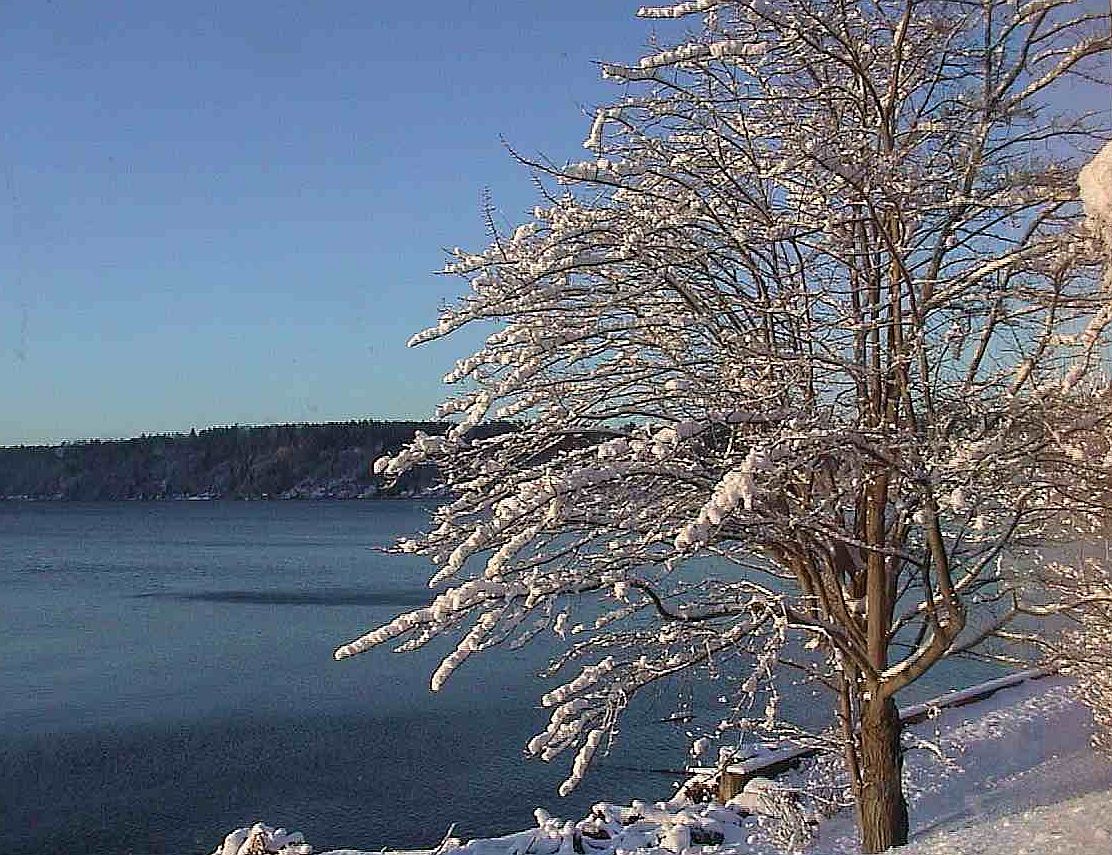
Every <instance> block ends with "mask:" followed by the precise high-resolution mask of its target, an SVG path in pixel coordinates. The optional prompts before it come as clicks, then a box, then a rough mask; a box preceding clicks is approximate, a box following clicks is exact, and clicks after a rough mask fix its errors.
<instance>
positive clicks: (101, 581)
mask: <svg viewBox="0 0 1112 855" xmlns="http://www.w3.org/2000/svg"><path fill="white" fill-rule="evenodd" d="M427 511H428V508H427V507H424V506H422V505H421V504H420V503H418V502H404V501H397V502H390V501H367V502H176V503H119V504H89V505H83V504H62V503H22V502H8V503H3V502H0V592H2V594H0V829H2V830H3V846H4V851H5V852H6V853H12V854H13V855H14V853H54V852H57V853H62V852H65V853H70V855H78V854H79V853H117V852H120V853H122V852H133V853H154V852H158V853H162V852H174V853H187V852H197V853H208V852H211V851H212V849H213V848H214V847H215V846H216V844H217V843H218V842H219V841H220V840H221V839H222V838H223V835H224V834H225V833H227V832H228V831H230V830H231V829H233V828H235V827H238V826H240V825H245V824H249V823H251V822H253V821H256V820H259V819H262V820H264V821H267V822H269V823H271V824H280V825H284V826H286V827H288V828H296V829H299V830H301V831H303V832H304V833H305V835H306V839H307V840H308V841H309V842H310V843H312V844H313V846H314V847H315V848H316V849H317V851H322V850H325V849H328V848H333V847H340V846H345V845H346V846H360V847H364V848H378V847H382V846H394V847H413V846H428V845H433V844H435V843H436V842H437V841H439V839H440V838H441V837H442V836H443V834H444V832H445V831H446V830H447V828H448V826H449V825H450V824H451V823H452V822H456V823H458V825H457V829H456V833H457V834H459V835H463V836H474V835H480V834H496V833H501V832H506V831H510V830H514V829H517V828H522V827H526V826H529V825H531V824H532V823H533V819H532V810H533V808H534V807H535V806H537V805H545V806H547V807H549V808H550V809H552V810H553V811H554V812H556V813H559V814H561V815H564V816H567V817H573V818H578V817H579V816H582V815H583V814H584V813H585V811H586V810H587V809H588V808H589V806H590V805H591V804H593V803H594V802H596V801H600V800H603V799H606V800H614V801H617V800H628V799H629V798H632V797H639V798H646V799H657V798H662V797H666V796H667V795H670V793H671V789H672V783H673V781H675V780H676V776H675V775H665V774H661V773H660V772H659V771H656V772H654V771H652V770H659V769H661V768H662V767H663V768H675V767H676V766H682V765H683V763H684V759H685V758H684V751H685V749H686V746H687V745H688V744H689V738H688V737H687V736H685V734H684V733H683V728H682V726H677V725H674V724H673V725H666V724H662V723H660V719H661V718H662V717H664V716H665V715H666V714H667V713H668V712H669V711H670V710H671V707H668V706H665V705H664V703H663V701H654V699H653V698H647V699H643V700H642V702H641V703H640V705H638V706H637V707H636V708H635V710H634V711H633V713H632V714H631V715H630V716H629V718H628V720H627V723H626V725H625V726H624V727H623V733H622V735H621V737H620V740H619V743H618V746H617V750H616V752H615V754H614V755H613V756H612V757H610V758H607V759H606V760H604V761H603V762H602V763H601V764H600V765H599V766H598V767H597V768H596V770H595V771H594V772H593V773H592V774H591V775H589V776H588V779H587V780H586V782H585V783H584V784H583V785H582V786H581V787H580V789H579V790H578V791H577V792H576V793H575V794H573V795H572V796H571V797H569V798H567V799H560V798H559V797H558V796H557V795H556V792H555V790H556V787H557V786H558V784H559V782H560V781H561V780H562V779H563V777H564V776H565V775H566V771H567V768H568V765H569V764H570V761H571V757H570V755H569V756H564V757H561V758H558V759H557V760H556V761H554V762H553V763H552V764H550V765H546V764H541V763H539V762H537V761H534V760H527V759H526V758H525V757H524V756H523V754H522V746H523V745H524V744H525V742H526V741H527V740H528V738H529V737H530V736H532V735H533V733H535V732H536V731H537V730H538V729H539V728H541V727H543V725H544V723H545V721H546V720H547V716H546V715H545V713H544V711H542V710H540V709H538V708H537V698H538V696H539V693H540V691H541V687H540V683H539V682H538V681H537V680H536V679H535V678H534V677H533V676H532V675H533V674H535V673H536V672H537V670H538V669H539V668H540V667H541V666H542V665H543V664H544V663H545V662H546V660H547V656H548V654H549V653H550V652H551V650H545V649H543V648H540V649H531V650H526V651H524V652H519V653H508V652H507V653H502V652H498V653H495V654H488V655H484V656H481V657H476V658H474V659H472V660H471V661H469V662H468V663H467V664H466V665H465V666H464V667H463V668H462V669H461V670H460V671H459V672H458V673H457V674H456V675H455V676H454V677H453V679H452V680H450V681H449V682H448V684H447V686H446V687H445V688H444V689H443V690H442V691H441V692H440V693H438V694H436V695H432V694H430V693H429V691H428V679H429V675H430V673H431V671H432V669H433V668H434V667H435V664H436V662H437V661H439V659H438V656H437V654H438V653H439V654H443V652H445V647H444V645H439V646H438V647H436V648H434V649H431V650H425V651H420V652H418V653H416V654H407V655H395V654H392V653H391V652H390V651H389V650H387V649H382V650H376V651H372V652H370V653H367V654H364V655H363V656H360V657H356V658H354V659H350V660H346V661H344V662H334V661H333V660H332V650H333V649H334V648H335V647H336V646H337V645H338V644H340V643H343V642H345V641H348V640H350V639H351V638H353V637H355V636H356V635H358V634H360V633H361V632H363V631H364V630H365V629H368V628H370V627H371V626H374V625H377V624H378V623H381V622H383V621H385V620H388V619H389V618H390V617H392V616H393V615H394V614H396V613H397V612H398V611H399V610H403V609H407V608H412V607H415V606H418V605H421V604H423V603H424V602H426V601H427V599H428V596H429V592H428V590H427V588H426V587H425V581H426V579H427V577H428V575H429V572H428V565H427V564H425V563H424V562H423V561H422V560H420V559H415V558H412V557H403V556H392V555H385V554H383V553H382V552H380V551H378V549H379V548H380V547H383V546H386V545H388V544H390V543H392V542H393V540H394V539H395V538H396V537H398V536H399V535H404V534H408V533H412V532H414V531H416V530H418V529H420V528H421V527H423V526H424V525H425V523H426V520H427ZM976 676H980V675H977V674H974V673H973V672H965V673H962V674H958V675H957V676H955V672H953V671H952V670H951V671H949V673H948V676H947V672H940V673H939V675H937V678H936V679H935V681H934V683H933V685H931V686H924V687H923V689H922V691H923V692H928V691H933V689H934V688H946V687H947V681H949V683H950V684H961V683H964V682H969V681H971V680H972V679H973V678H974V677H976Z"/></svg>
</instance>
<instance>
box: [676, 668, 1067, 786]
mask: <svg viewBox="0 0 1112 855" xmlns="http://www.w3.org/2000/svg"><path fill="white" fill-rule="evenodd" d="M1055 673H1057V669H1056V668H1054V667H1044V668H1032V669H1029V670H1027V671H1017V672H1016V673H1014V674H1007V675H1005V676H1003V677H998V678H996V679H995V680H988V681H986V682H984V683H978V684H977V685H975V686H969V687H968V688H965V689H958V690H956V691H953V692H946V693H945V694H943V695H939V696H938V697H936V698H931V699H930V700H928V701H923V702H922V703H919V704H912V705H911V706H907V707H904V708H903V709H901V710H900V721H901V722H902V723H903V724H905V725H907V724H918V723H919V722H922V721H925V720H927V719H929V718H933V717H934V716H936V715H937V714H938V713H939V711H940V710H944V709H952V708H954V707H962V706H965V705H966V704H971V703H975V702H976V701H981V700H984V699H985V698H988V697H991V696H992V695H994V694H996V693H997V692H999V691H1000V690H1001V689H1007V688H1009V687H1011V686H1018V685H1019V684H1021V683H1025V682H1027V681H1028V680H1038V679H1041V678H1043V677H1049V676H1050V675H1052V674H1055ZM820 750H821V749H819V748H816V747H814V746H808V745H796V744H794V743H785V744H783V745H780V746H778V747H776V748H773V749H770V750H763V751H759V753H756V754H754V755H753V756H751V757H746V758H745V759H744V760H740V761H738V762H736V763H727V764H726V765H725V766H721V767H719V766H713V767H712V766H692V767H689V768H688V769H687V774H688V775H690V776H692V777H691V778H690V779H689V780H688V781H687V782H686V783H685V784H684V788H685V789H686V788H687V787H688V786H691V785H693V784H694V785H696V786H700V785H701V786H707V787H710V786H714V785H715V782H716V781H717V791H718V800H719V801H721V802H723V803H725V802H727V801H729V800H730V799H732V798H733V797H734V796H736V795H737V794H738V793H740V792H741V791H742V789H743V788H744V787H745V784H746V783H747V782H748V781H750V780H751V779H753V778H757V777H762V778H775V777H776V776H777V775H780V774H782V773H784V772H786V771H787V770H789V769H791V768H794V767H795V766H797V765H798V764H799V763H800V761H802V760H806V759H807V758H808V757H813V756H815V755H816V754H818V753H819V751H820Z"/></svg>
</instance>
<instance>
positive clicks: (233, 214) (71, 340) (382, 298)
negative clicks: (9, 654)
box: [0, 0, 652, 444]
mask: <svg viewBox="0 0 1112 855" xmlns="http://www.w3.org/2000/svg"><path fill="white" fill-rule="evenodd" d="M637 5H638V4H637V2H636V0H633V1H632V2H629V0H528V2H527V1H526V0H470V2H468V0H424V2H386V0H382V1H381V2H379V0H372V2H368V0H350V2H349V0H329V2H323V3H322V2H309V0H304V2H283V0H265V1H264V0H236V2H231V3H212V2H180V0H175V2H164V0H141V2H111V0H103V2H96V3H89V2H81V0H73V2H54V3H50V2H30V0H25V2H14V3H5V4H3V5H2V6H0V99H2V102H0V106H2V110H3V117H4V118H3V122H2V124H0V166H2V171H0V194H2V196H0V198H2V200H3V201H2V205H3V209H4V210H3V214H2V216H0V365H2V366H3V367H2V379H0V444H16V443H36V442H48V441H58V440H66V439H81V438H93V437H124V436H132V435H137V434H139V433H142V432H148V433H151V432H165V431H178V430H188V429H189V428H191V427H197V428H202V427H207V426H210V425H215V424H232V423H239V424H261V423H270V422H286V421H325V420H336V419H348V418H363V417H422V418H423V417H428V416H430V415H431V413H432V410H433V408H434V406H435V403H436V402H437V401H438V400H439V398H440V397H441V396H442V393H443V391H444V389H443V387H441V386H440V379H439V378H440V376H441V375H442V374H443V372H444V371H445V370H446V369H447V367H448V366H449V365H450V364H451V361H452V359H453V358H455V357H456V356H460V355H463V352H464V348H465V347H466V345H468V344H472V343H474V342H473V341H472V342H465V341H458V342H449V343H447V344H439V345H435V346H433V347H431V348H420V349H417V350H408V349H406V348H405V346H404V343H405V340H406V339H407V338H408V336H409V335H410V334H411V333H412V332H414V331H415V330H417V329H419V328H421V327H423V326H425V325H427V324H428V323H431V322H432V321H433V320H434V319H435V313H436V307H437V305H438V304H439V303H440V302H441V301H443V300H444V299H447V298H450V297H451V296H453V295H455V294H457V293H459V291H460V289H461V286H462V283H461V282H460V281H458V280H452V279H447V278H445V277H438V276H435V275H434V272H435V271H436V270H438V269H439V268H440V267H441V265H442V263H443V261H444V255H443V249H444V248H445V247H450V246H463V247H467V248H471V249H478V248H480V247H481V246H482V245H483V244H484V243H485V240H484V228H483V224H482V220H481V216H480V210H481V193H482V191H483V189H484V188H489V189H490V190H491V191H492V193H493V197H494V201H495V204H496V205H497V206H498V207H499V208H500V209H501V210H502V211H503V212H504V213H505V216H506V219H507V220H509V221H515V222H516V221H518V220H520V219H521V217H522V215H523V212H524V211H526V210H527V209H528V208H530V207H531V206H532V204H533V202H534V195H533V188H532V186H531V185H530V182H529V175H528V172H527V171H526V170H525V169H523V168H522V167H520V166H518V165H517V164H516V163H514V162H513V160H512V159H511V158H510V156H509V155H508V154H507V152H506V151H505V149H504V148H503V147H502V143H501V137H504V138H505V139H506V140H507V141H508V142H509V143H510V144H511V145H513V146H514V147H515V148H517V149H519V150H520V151H522V152H524V153H527V154H538V153H543V154H546V155H549V156H551V157H552V158H553V159H555V160H558V161H564V160H566V159H569V158H577V157H580V156H583V155H584V154H585V153H584V152H583V150H582V148H580V145H581V143H582V140H583V138H584V136H585V135H586V131H587V127H588V124H589V120H588V119H587V118H586V117H585V113H586V112H588V111H590V108H591V107H592V106H593V105H595V104H597V103H600V102H602V101H605V100H607V99H608V98H609V97H610V96H612V95H613V94H615V93H613V92H612V91H611V89H612V87H611V86H610V85H608V84H605V83H603V82H601V81H600V80H599V76H598V70H597V67H596V66H595V65H594V64H593V61H594V60H598V59H627V60H628V59H633V58H634V57H636V56H637V55H638V54H639V53H640V51H641V48H642V46H643V45H644V44H645V43H646V41H647V39H648V38H649V36H650V34H651V32H652V29H651V26H650V24H648V23H647V22H642V21H638V20H637V19H636V18H634V16H633V12H634V10H635V9H636V6H637Z"/></svg>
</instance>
